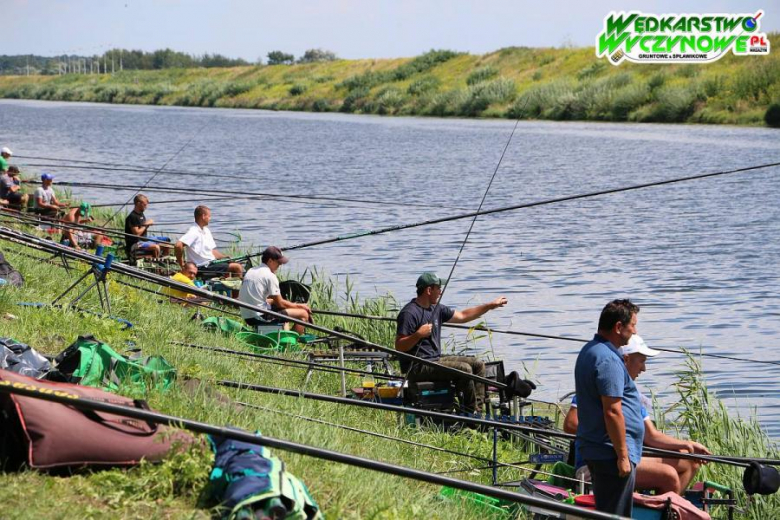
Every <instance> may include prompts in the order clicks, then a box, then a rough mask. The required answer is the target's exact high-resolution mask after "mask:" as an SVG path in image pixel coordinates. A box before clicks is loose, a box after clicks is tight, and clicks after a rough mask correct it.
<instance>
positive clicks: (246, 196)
mask: <svg viewBox="0 0 780 520" xmlns="http://www.w3.org/2000/svg"><path fill="white" fill-rule="evenodd" d="M25 183H26V184H40V182H39V181H25ZM57 185H58V186H68V187H74V188H93V189H105V190H130V191H136V192H140V191H147V192H159V193H179V194H180V193H182V192H186V193H202V194H204V195H215V194H216V195H232V198H233V199H234V200H256V199H258V198H260V200H267V199H276V200H286V199H290V200H288V201H287V202H293V201H309V200H322V201H327V202H348V203H350V204H370V205H379V206H393V207H406V206H408V207H423V208H429V209H430V204H423V203H413V202H397V201H382V200H366V199H354V198H348V197H331V196H327V195H296V194H285V193H271V192H251V191H242V192H241V193H237V192H235V191H230V190H218V189H208V190H206V189H198V188H191V187H187V188H186V189H183V188H180V187H177V186H136V185H128V184H103V183H97V182H78V181H75V182H72V181H63V182H58V183H57Z"/></svg>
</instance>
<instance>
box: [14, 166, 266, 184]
mask: <svg viewBox="0 0 780 520" xmlns="http://www.w3.org/2000/svg"><path fill="white" fill-rule="evenodd" d="M24 166H30V167H34V168H50V169H55V170H59V169H67V170H87V171H96V170H97V171H102V172H132V173H149V170H150V169H151V168H127V167H110V166H78V165H73V164H41V163H26V164H24ZM165 174H166V175H175V176H186V177H209V178H211V177H214V178H221V179H238V180H255V179H256V177H249V176H244V175H230V174H224V173H222V174H220V173H211V172H199V173H196V172H184V171H178V170H166V171H165Z"/></svg>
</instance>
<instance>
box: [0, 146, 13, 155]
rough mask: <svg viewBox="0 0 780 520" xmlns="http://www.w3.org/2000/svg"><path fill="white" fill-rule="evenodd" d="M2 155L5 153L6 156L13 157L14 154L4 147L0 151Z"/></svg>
mask: <svg viewBox="0 0 780 520" xmlns="http://www.w3.org/2000/svg"><path fill="white" fill-rule="evenodd" d="M0 153H4V154H6V155H13V153H12V152H11V149H10V148H8V147H7V146H3V148H2V150H0Z"/></svg>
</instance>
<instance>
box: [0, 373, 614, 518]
mask: <svg viewBox="0 0 780 520" xmlns="http://www.w3.org/2000/svg"><path fill="white" fill-rule="evenodd" d="M33 381H34V380H33ZM0 391H1V392H6V393H9V394H15V395H21V396H25V397H31V398H35V399H43V400H45V401H51V402H56V403H60V404H64V405H67V406H72V407H76V408H78V409H80V410H92V411H96V412H105V413H113V414H116V415H120V416H123V417H131V418H134V419H140V420H144V421H149V422H153V423H156V424H164V425H167V426H171V427H174V428H184V429H186V430H189V431H193V432H197V433H205V434H208V435H219V436H222V437H226V438H228V439H234V440H238V441H244V442H249V443H253V444H259V445H261V446H266V447H268V448H273V449H278V450H283V451H289V452H292V453H298V454H300V455H305V456H310V457H316V458H320V459H323V460H329V461H331V462H339V463H342V464H348V465H351V466H355V467H360V468H364V469H370V470H374V471H380V472H382V473H388V474H391V475H396V476H401V477H407V478H412V479H416V480H420V481H423V482H429V483H431V484H437V485H444V486H450V487H454V488H457V489H463V490H465V491H472V492H475V493H481V494H484V495H488V496H492V497H495V498H501V499H506V500H510V501H513V502H519V503H523V504H529V505H533V506H536V507H542V508H544V509H550V510H553V511H561V512H565V513H569V514H572V515H575V514H576V515H577V516H579V517H584V518H594V519H599V520H614V519H615V518H616V517H615V515H610V514H606V513H600V512H598V511H591V510H588V509H583V508H580V507H576V506H573V505H569V504H564V503H560V502H555V501H552V500H546V499H543V498H538V497H532V496H526V495H521V494H519V493H513V492H509V491H505V490H502V489H496V488H493V487H490V486H486V485H483V484H476V483H474V482H469V481H464V480H458V479H453V478H449V477H445V476H442V475H436V474H433V473H428V472H425V471H420V470H415V469H412V468H407V467H404V466H397V465H395V464H389V463H387V462H380V461H376V460H373V459H367V458H363V457H357V456H355V455H348V454H345V453H341V452H337V451H332V450H327V449H323V448H316V447H313V446H309V445H306V444H299V443H294V442H290V441H286V440H281V439H277V438H274V437H267V436H265V435H260V434H252V433H249V432H247V431H244V430H239V429H237V428H224V427H219V426H214V425H212V424H209V423H203V422H199V421H193V420H190V419H186V418H183V417H176V416H172V415H167V414H163V413H160V412H152V411H149V410H142V409H139V408H130V407H127V406H121V405H116V404H112V403H107V402H103V401H97V400H93V399H89V398H84V397H80V396H77V395H75V394H71V393H69V392H67V391H62V392H56V393H54V392H52V393H48V392H47V391H46V389H43V388H38V387H37V386H35V384H34V383H30V384H26V385H14V384H10V383H9V382H3V384H0ZM44 392H46V393H44Z"/></svg>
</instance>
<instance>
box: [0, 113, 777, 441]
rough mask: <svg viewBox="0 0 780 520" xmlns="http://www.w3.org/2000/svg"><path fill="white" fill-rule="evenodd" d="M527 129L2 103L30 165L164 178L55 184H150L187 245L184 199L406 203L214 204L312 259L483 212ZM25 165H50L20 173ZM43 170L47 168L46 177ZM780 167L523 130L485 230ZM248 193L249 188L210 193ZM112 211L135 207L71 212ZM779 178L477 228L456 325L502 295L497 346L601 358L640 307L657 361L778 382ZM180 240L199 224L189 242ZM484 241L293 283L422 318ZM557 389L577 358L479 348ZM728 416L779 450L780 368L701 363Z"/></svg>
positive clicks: (667, 130) (2, 121)
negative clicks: (592, 346) (621, 304)
mask: <svg viewBox="0 0 780 520" xmlns="http://www.w3.org/2000/svg"><path fill="white" fill-rule="evenodd" d="M513 126H514V122H510V121H489V120H488V121H479V120H460V119H423V118H382V117H374V116H352V115H341V114H305V113H280V112H265V111H254V110H222V109H192V108H174V107H143V106H107V105H98V104H86V103H52V102H37V101H35V102H30V101H0V144H1V145H2V146H9V147H10V148H11V149H12V150H13V151H14V152H15V153H16V154H17V155H25V156H42V157H54V158H67V159H78V160H87V161H102V162H111V163H121V164H139V165H146V166H147V167H148V169H149V172H148V173H123V172H106V171H80V170H66V169H57V168H37V169H36V168H28V170H29V171H31V172H32V171H40V170H49V171H51V172H53V173H55V175H56V176H57V177H56V178H57V180H61V181H62V180H71V181H90V182H94V181H97V180H99V181H107V182H110V183H114V184H143V183H144V182H146V181H147V180H148V179H149V178H150V177H151V175H152V174H153V172H154V170H155V169H157V168H160V167H162V166H163V165H167V166H166V170H187V171H198V172H202V175H201V176H199V177H182V176H172V175H167V174H166V173H165V170H163V171H162V172H161V173H159V174H158V175H157V177H156V178H155V179H154V180H153V181H152V184H151V186H159V185H162V186H175V187H179V188H181V190H182V192H183V193H182V194H180V195H173V194H158V193H150V197H151V199H152V203H151V205H150V207H149V209H148V211H147V215H149V216H150V217H152V218H154V219H155V220H156V221H157V222H161V223H162V222H168V223H171V224H168V225H166V226H165V227H166V228H168V229H174V230H181V231H182V232H183V231H184V230H185V229H186V227H187V226H186V222H189V221H190V219H191V215H192V213H191V212H192V209H193V207H194V206H195V204H196V203H184V204H172V205H157V206H156V205H155V202H157V201H161V200H173V199H183V198H195V197H192V196H187V195H186V191H187V189H188V188H199V189H210V188H211V189H221V190H233V191H235V193H237V194H241V193H245V192H266V193H268V192H270V193H285V194H294V195H315V194H316V195H319V196H329V197H339V198H352V199H363V200H371V201H382V202H391V203H392V204H365V203H344V202H325V201H304V200H297V201H279V200H265V201H258V200H254V201H246V200H239V199H231V200H227V201H219V202H212V203H210V206H211V207H212V219H213V224H212V226H211V227H212V231H213V232H214V234H215V236H216V237H217V238H225V239H226V238H230V236H229V235H228V234H227V233H228V232H235V231H236V230H237V229H238V230H239V233H240V235H241V237H242V239H243V241H244V242H247V243H248V242H251V243H254V244H256V245H268V244H276V245H279V246H285V245H294V244H299V243H302V242H308V241H311V240H317V239H320V238H327V237H335V236H341V235H344V234H349V233H355V232H359V231H364V230H371V229H377V228H382V227H386V226H391V225H396V224H403V223H412V222H418V221H424V220H429V219H432V218H439V217H445V216H448V215H457V214H462V213H466V212H469V211H474V210H476V208H477V207H478V206H479V203H480V199H481V197H482V195H483V194H484V192H485V190H486V188H487V186H488V182H489V181H490V178H491V176H492V174H493V172H494V170H495V168H496V165H497V164H498V161H499V157H500V156H501V153H502V151H503V149H504V146H505V144H506V143H507V140H508V139H509V136H510V133H511V131H512V128H513ZM13 162H16V163H18V164H20V165H21V164H25V163H31V162H35V161H32V160H22V159H18V160H15V161H12V163H13ZM38 162H40V161H38ZM773 162H780V131H778V130H770V129H763V128H737V127H729V126H694V125H684V126H683V125H651V124H642V125H638V124H637V125H635V124H610V123H554V122H521V123H520V124H519V126H518V127H517V130H516V132H515V134H514V136H513V138H512V140H511V142H510V144H509V147H508V149H507V152H506V156H505V157H504V159H503V161H502V162H501V165H500V168H499V170H498V172H497V174H496V177H495V180H494V182H493V184H492V186H491V188H490V190H489V192H488V194H487V198H486V201H485V205H484V208H486V209H489V208H496V207H502V206H508V205H516V204H523V203H528V202H533V201H540V200H547V199H552V198H558V197H563V196H567V195H575V194H579V193H588V192H594V191H599V190H605V189H610V188H618V187H622V186H627V185H632V184H639V183H646V182H653V181H658V180H663V179H670V178H674V177H682V176H689V175H695V174H700V173H707V172H716V171H721V170H731V169H737V168H743V167H746V166H753V165H760V164H767V163H773ZM213 173H218V174H233V175H241V176H246V177H248V179H229V178H221V177H213V176H210V174H213ZM75 192H76V193H77V194H79V195H82V196H84V197H85V198H88V199H90V200H92V201H94V202H123V201H124V200H126V199H127V198H128V197H130V196H131V195H132V192H127V191H118V190H112V191H97V190H86V189H80V190H75ZM778 200H780V168H778V167H774V168H767V169H762V170H755V171H751V172H745V173H739V174H733V175H727V176H721V177H716V178H711V179H706V180H700V181H692V182H686V183H680V184H673V185H668V186H661V187H654V188H647V189H642V190H638V191H632V192H626V193H619V194H612V195H605V196H599V197H595V198H590V199H584V200H577V201H571V202H564V203H557V204H550V205H545V206H540V207H536V208H530V209H524V210H518V211H512V212H507V213H500V214H497V215H493V216H486V217H483V218H481V219H479V220H477V222H476V224H475V226H474V229H473V231H472V233H471V236H470V238H469V240H468V242H467V243H466V246H465V249H464V250H463V253H462V256H461V258H460V261H459V262H458V264H457V267H456V269H455V272H454V275H453V278H452V281H451V283H450V284H449V286H448V288H447V290H446V293H445V296H444V303H446V304H448V305H451V306H455V307H459V308H464V307H466V306H469V305H472V304H476V303H481V302H485V301H488V300H490V299H493V298H495V297H497V296H500V295H505V296H506V297H507V298H508V299H509V305H508V306H507V307H505V308H503V309H500V310H496V311H493V312H491V313H489V314H488V315H486V317H485V318H486V320H487V323H489V325H491V326H493V327H496V328H503V329H511V330H515V331H523V332H533V333H541V334H548V335H557V336H566V337H573V338H589V337H591V336H592V334H593V333H594V331H595V328H596V324H597V321H598V316H599V312H600V310H601V308H602V307H603V306H604V304H605V303H606V302H607V301H609V300H611V299H614V298H617V297H630V298H631V299H632V300H634V301H635V302H636V303H638V304H639V305H640V306H641V307H642V310H641V312H640V315H639V326H638V330H639V333H640V334H641V335H642V336H643V337H644V338H645V340H646V341H647V342H648V344H649V345H650V346H651V347H652V346H657V347H664V348H679V347H685V348H688V349H691V350H695V351H702V352H706V353H712V354H721V355H728V356H736V357H744V358H751V359H758V360H764V361H775V362H777V363H780V353H779V350H780V298H779V296H780V295H778V282H780V266H779V264H780V262H778V259H780V241H779V240H778V237H780V209H779V208H778ZM178 223H181V224H178ZM470 223H471V219H464V220H457V221H453V222H449V223H446V224H440V225H434V226H425V227H418V228H413V229H409V230H405V231H399V232H393V233H388V234H384V235H377V236H370V237H361V238H356V239H352V240H348V241H344V242H340V243H336V244H330V245H323V246H317V247H312V248H307V249H301V250H297V251H293V252H291V253H290V256H291V258H292V261H291V262H290V264H288V266H289V268H290V269H291V270H292V271H296V272H303V270H304V269H306V268H307V267H311V266H318V267H320V268H322V269H324V270H325V271H326V272H328V273H329V274H330V275H332V276H336V277H337V278H338V280H339V281H340V282H341V283H342V284H343V282H344V281H345V279H346V278H347V277H348V278H349V280H350V281H351V282H353V283H354V286H355V288H356V289H357V290H358V291H359V292H360V294H361V296H374V295H376V294H386V293H391V294H392V295H393V296H394V297H395V298H396V299H397V300H398V301H399V302H401V304H402V303H405V302H406V301H407V300H408V299H410V298H412V297H413V296H414V283H415V280H416V278H417V276H418V275H419V273H420V272H422V271H425V270H432V271H436V272H438V274H439V275H440V276H446V275H447V273H449V270H450V268H451V267H452V264H453V262H454V261H455V258H456V256H457V254H458V250H459V248H460V246H461V244H462V242H463V239H464V238H465V235H466V232H467V230H468V228H469V225H470ZM491 347H492V349H493V351H494V352H495V353H496V355H497V356H499V357H501V358H503V359H504V360H505V362H506V364H507V365H508V368H510V369H526V370H528V371H529V372H530V373H531V374H532V375H533V377H534V379H535V380H537V381H539V382H541V383H542V384H541V385H540V388H539V390H538V391H537V392H536V394H535V395H536V396H537V397H539V398H542V399H557V398H558V397H560V396H561V395H563V394H565V393H566V392H568V391H570V390H572V389H573V365H574V360H575V358H576V355H577V352H578V350H579V344H578V343H572V342H566V341H560V340H547V339H533V338H528V337H521V336H508V335H500V334H496V335H493V337H492V338H491V339H490V340H489V342H488V340H487V339H483V340H480V341H479V342H477V348H479V349H482V350H485V349H489V348H491ZM703 364H704V370H705V375H706V380H707V382H708V384H709V386H710V388H711V390H713V391H715V392H716V393H717V395H718V396H719V397H721V398H722V399H724V400H725V401H726V403H727V405H728V406H729V407H730V408H732V409H734V410H739V411H740V413H742V414H749V413H750V409H751V407H753V406H756V407H757V413H758V416H759V418H760V420H761V422H762V424H763V425H764V426H765V427H766V429H767V430H768V431H769V432H770V434H771V435H772V436H773V437H775V438H777V437H778V436H780V395H778V390H780V382H779V379H780V378H779V377H778V376H780V366H778V365H769V364H756V363H749V362H743V361H726V360H719V359H713V358H704V359H703ZM683 366H684V358H683V357H681V356H679V355H675V354H663V355H661V356H659V357H657V358H655V359H653V360H652V361H650V362H649V363H648V372H646V373H645V374H643V375H642V376H641V378H640V383H641V384H642V385H643V386H644V389H645V390H647V391H650V390H654V391H656V392H657V393H658V397H659V399H660V401H661V403H663V404H670V403H672V402H674V400H675V397H676V392H675V390H674V388H672V387H671V386H670V385H671V383H673V382H675V381H676V377H675V375H674V373H675V371H677V370H679V369H681V368H683Z"/></svg>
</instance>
